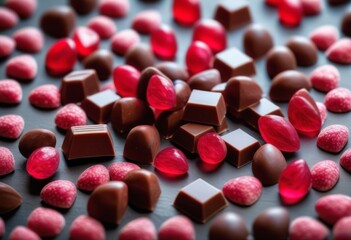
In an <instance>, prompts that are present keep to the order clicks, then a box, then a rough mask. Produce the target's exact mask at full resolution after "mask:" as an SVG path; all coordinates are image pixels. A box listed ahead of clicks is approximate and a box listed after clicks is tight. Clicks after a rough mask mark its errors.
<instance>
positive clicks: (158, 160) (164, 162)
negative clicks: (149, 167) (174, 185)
mask: <svg viewBox="0 0 351 240" xmlns="http://www.w3.org/2000/svg"><path fill="white" fill-rule="evenodd" d="M154 166H155V168H156V169H157V170H158V171H160V172H163V173H165V174H169V175H174V176H178V175H183V174H186V173H187V172H188V170H189V166H188V159H187V158H186V156H185V155H184V153H183V152H182V151H180V150H179V149H177V148H174V147H168V148H165V149H163V150H161V151H160V152H159V153H158V154H157V155H156V157H155V160H154Z"/></svg>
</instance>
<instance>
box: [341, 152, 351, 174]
mask: <svg viewBox="0 0 351 240" xmlns="http://www.w3.org/2000/svg"><path fill="white" fill-rule="evenodd" d="M340 165H341V166H342V167H343V168H344V169H345V170H346V171H348V172H351V148H349V149H347V150H346V151H345V152H344V153H343V154H342V155H341V156H340Z"/></svg>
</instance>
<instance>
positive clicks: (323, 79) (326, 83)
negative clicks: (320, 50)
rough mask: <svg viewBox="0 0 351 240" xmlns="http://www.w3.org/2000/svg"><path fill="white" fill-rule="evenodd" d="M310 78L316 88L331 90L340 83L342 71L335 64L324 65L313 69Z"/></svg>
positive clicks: (323, 90) (322, 90)
mask: <svg viewBox="0 0 351 240" xmlns="http://www.w3.org/2000/svg"><path fill="white" fill-rule="evenodd" d="M310 80H311V83H312V86H313V87H314V88H315V89H317V90H319V91H321V92H329V91H330V90H332V89H334V88H336V87H337V86H338V85H339V81H340V73H339V71H338V69H337V68H336V67H334V66H333V65H329V64H328V65H323V66H320V67H318V68H316V69H315V70H313V72H312V73H311V76H310Z"/></svg>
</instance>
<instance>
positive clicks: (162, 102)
mask: <svg viewBox="0 0 351 240" xmlns="http://www.w3.org/2000/svg"><path fill="white" fill-rule="evenodd" d="M146 99H147V102H148V103H149V104H150V106H152V107H154V108H155V109H158V110H168V109H171V108H173V107H175V105H176V100H177V96H176V92H175V89H174V86H173V83H172V81H171V80H169V79H168V78H165V77H163V76H160V75H157V74H155V75H153V76H152V77H151V78H150V81H149V83H148V85H147V89H146Z"/></svg>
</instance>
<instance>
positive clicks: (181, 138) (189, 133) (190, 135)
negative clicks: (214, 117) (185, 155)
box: [171, 123, 215, 153]
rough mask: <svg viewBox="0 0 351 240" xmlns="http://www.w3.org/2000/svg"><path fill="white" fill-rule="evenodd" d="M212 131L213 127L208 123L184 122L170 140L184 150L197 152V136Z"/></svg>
mask: <svg viewBox="0 0 351 240" xmlns="http://www.w3.org/2000/svg"><path fill="white" fill-rule="evenodd" d="M214 131H215V130H214V129H213V127H212V126H209V125H202V124H196V123H186V124H184V125H182V126H181V127H179V128H178V129H177V130H176V131H175V133H174V134H173V137H172V139H171V141H172V142H173V143H176V144H177V145H179V146H181V147H182V148H184V149H185V150H187V151H189V152H191V153H195V152H197V150H196V146H197V141H198V140H199V137H200V136H201V135H203V134H205V133H208V132H214Z"/></svg>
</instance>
